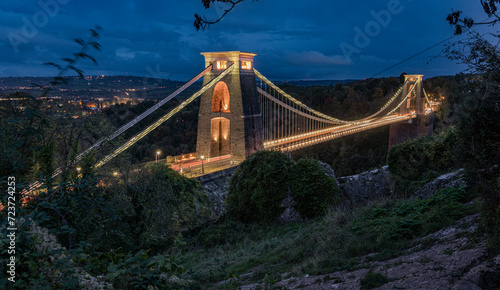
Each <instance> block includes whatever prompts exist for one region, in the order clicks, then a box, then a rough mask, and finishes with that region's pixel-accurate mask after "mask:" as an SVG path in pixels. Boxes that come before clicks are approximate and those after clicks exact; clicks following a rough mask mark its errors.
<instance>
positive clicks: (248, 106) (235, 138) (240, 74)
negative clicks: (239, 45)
mask: <svg viewBox="0 0 500 290" xmlns="http://www.w3.org/2000/svg"><path fill="white" fill-rule="evenodd" d="M201 54H202V55H203V56H204V57H205V67H207V66H209V65H210V64H212V65H213V68H212V71H210V72H208V73H207V74H205V76H204V77H203V85H206V84H207V83H209V82H210V81H211V80H213V79H214V78H216V77H217V76H218V75H219V74H221V73H222V72H223V71H224V70H225V69H226V68H228V67H229V66H231V65H233V70H232V71H231V72H230V73H229V74H228V75H226V76H224V77H223V78H222V79H221V80H220V81H219V82H218V83H216V84H214V85H213V86H212V88H210V89H209V90H207V91H206V92H205V93H203V94H202V95H201V101H200V111H199V115H198V140H197V143H196V153H197V156H198V157H201V156H204V157H205V158H213V157H217V156H223V155H228V154H231V158H232V160H235V161H243V160H245V158H246V157H247V156H249V155H250V154H252V153H254V152H256V151H258V150H263V149H264V145H263V136H262V116H261V112H260V103H259V95H258V93H257V84H256V82H255V74H254V71H253V59H254V56H255V55H256V54H254V53H246V52H240V51H229V52H203V53H201Z"/></svg>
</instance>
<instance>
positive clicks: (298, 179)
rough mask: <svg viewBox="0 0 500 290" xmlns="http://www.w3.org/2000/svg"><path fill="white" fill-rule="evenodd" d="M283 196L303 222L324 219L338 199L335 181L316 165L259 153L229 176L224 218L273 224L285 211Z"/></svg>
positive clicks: (308, 161) (268, 152)
mask: <svg viewBox="0 0 500 290" xmlns="http://www.w3.org/2000/svg"><path fill="white" fill-rule="evenodd" d="M287 194H290V196H291V197H293V199H294V201H295V202H296V203H297V205H296V206H295V208H296V209H297V210H298V212H299V213H300V215H301V216H302V217H304V218H315V217H319V216H322V215H324V214H325V213H326V212H327V210H328V208H329V207H331V206H333V205H335V203H336V201H338V199H339V193H338V188H337V184H336V181H335V179H334V178H333V177H331V176H328V175H326V174H325V171H324V169H323V168H322V167H321V165H320V164H319V162H318V161H316V160H313V159H301V160H299V161H298V162H297V163H295V162H293V161H292V160H290V159H289V158H288V157H287V156H286V155H285V154H283V153H281V152H275V151H260V152H257V153H255V154H253V155H251V156H250V157H248V158H247V159H246V160H245V161H243V163H241V164H240V166H238V169H236V171H235V172H234V173H233V175H232V176H231V183H230V186H229V192H228V196H227V201H226V202H227V208H226V211H227V215H228V217H229V218H230V219H232V220H237V221H241V222H259V223H269V222H273V221H274V220H275V219H276V218H277V217H278V216H280V215H281V214H282V213H283V211H284V210H285V208H284V207H283V206H282V202H283V199H285V197H286V196H287Z"/></svg>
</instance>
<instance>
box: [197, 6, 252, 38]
mask: <svg viewBox="0 0 500 290" xmlns="http://www.w3.org/2000/svg"><path fill="white" fill-rule="evenodd" d="M202 2H203V6H205V9H208V8H210V3H214V2H222V3H228V4H231V7H229V8H228V9H226V10H224V13H223V14H222V15H221V16H220V17H219V18H218V19H215V20H208V19H207V18H206V17H204V16H201V15H199V14H198V13H196V14H195V15H194V18H195V20H194V23H193V25H194V27H195V28H196V31H199V30H200V29H201V30H203V31H205V29H207V28H209V27H210V25H212V24H215V23H217V22H219V21H221V20H222V18H224V17H225V16H226V14H228V13H229V12H230V11H231V10H233V8H234V7H235V6H236V5H238V4H239V3H241V2H243V0H237V1H233V0H202Z"/></svg>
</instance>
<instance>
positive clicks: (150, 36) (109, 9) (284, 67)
mask: <svg viewBox="0 0 500 290" xmlns="http://www.w3.org/2000/svg"><path fill="white" fill-rule="evenodd" d="M40 3H47V5H46V7H45V8H44V7H42V6H44V5H40ZM478 3H479V0H477V1H476V0H473V1H471V0H442V1H441V0H440V1H436V0H418V1H417V0H370V1H366V0H365V1H345V0H342V1H331V0H329V1H326V0H325V1H318V0H311V1H290V0H260V1H258V2H254V1H250V0H246V1H245V2H243V3H242V4H240V5H238V6H236V7H235V9H234V10H233V11H232V12H231V13H229V14H228V15H227V16H226V18H224V19H223V20H222V21H221V22H220V23H218V24H216V25H214V26H212V27H211V28H210V29H209V30H207V31H205V32H202V31H196V30H195V29H194V27H193V21H194V16H193V15H194V13H196V12H197V13H200V14H204V15H206V16H207V17H208V18H215V17H217V16H218V15H220V13H222V11H223V9H224V8H225V6H224V5H216V6H215V7H214V8H212V9H209V10H205V9H204V8H203V6H202V4H201V1H199V0H186V1H180V0H177V1H165V0H163V1H160V0H123V1H112V0H99V1H96V0H86V1H78V0H18V1H2V2H1V3H0V76H3V77H4V76H47V75H54V74H56V73H57V72H56V71H55V70H54V69H53V68H51V67H47V66H44V65H43V63H45V62H54V61H58V60H59V59H60V58H62V57H68V56H71V53H73V52H76V51H77V50H78V46H77V45H76V44H75V43H74V42H73V41H72V39H74V38H77V37H81V38H86V37H87V34H88V33H87V32H88V29H89V28H92V27H93V26H94V25H100V26H102V27H103V31H102V32H101V34H102V38H101V44H102V46H103V49H102V50H101V51H99V52H92V55H93V56H94V57H95V58H96V59H97V61H98V63H99V65H98V67H95V66H94V65H93V64H91V63H89V62H83V63H81V64H80V65H79V67H81V68H82V69H83V70H84V71H85V74H87V75H97V74H104V75H125V74H129V75H136V76H146V75H152V76H153V77H164V78H170V79H175V80H186V79H188V78H190V77H191V76H193V75H194V74H196V73H197V72H199V71H200V70H201V69H202V68H203V64H204V62H203V57H202V56H201V55H200V52H204V51H228V50H241V51H248V52H254V53H257V54H258V55H257V56H256V59H255V67H256V68H257V69H258V70H259V71H261V72H262V73H263V74H264V75H266V76H267V77H268V78H271V79H275V80H277V79H279V80H289V79H347V78H356V79H358V78H366V77H370V76H372V75H374V74H376V73H377V72H379V71H382V70H384V69H386V68H388V67H390V66H392V65H394V64H396V63H398V62H400V61H401V60H404V59H406V58H407V57H409V56H411V55H414V54H415V53H418V52H420V51H422V50H424V49H426V48H428V47H430V46H432V45H434V44H436V43H438V42H440V41H442V40H444V39H446V38H448V37H450V36H451V35H452V34H453V29H452V27H450V26H449V25H448V24H447V23H446V21H445V18H446V16H447V14H448V13H450V12H451V11H452V9H455V10H465V11H467V13H466V14H468V15H472V16H476V17H477V18H481V17H484V16H483V14H482V13H481V10H480V5H479V4H478ZM48 4H50V5H48ZM54 4H55V5H54ZM30 26H31V27H30ZM30 28H31V29H30ZM33 28H34V30H33ZM359 31H361V33H360V32H359ZM360 35H361V36H360ZM356 36H358V37H356ZM442 48H443V45H441V46H438V47H436V48H434V49H432V50H429V51H427V52H425V53H423V54H421V55H419V56H418V57H415V58H413V59H411V60H409V61H407V62H405V63H404V64H402V65H400V66H398V67H396V68H393V69H391V70H389V71H387V72H384V73H383V74H381V75H380V76H391V75H394V76H396V75H399V74H400V73H402V72H407V73H415V74H424V75H425V77H432V76H436V75H449V74H455V73H457V72H459V71H461V70H462V69H463V67H461V66H457V65H456V64H455V63H453V62H451V61H448V60H447V59H445V58H437V59H433V57H434V56H438V55H439V54H440V51H441V50H442Z"/></svg>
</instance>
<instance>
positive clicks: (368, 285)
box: [359, 270, 390, 289]
mask: <svg viewBox="0 0 500 290" xmlns="http://www.w3.org/2000/svg"><path fill="white" fill-rule="evenodd" d="M389 281H390V279H389V278H387V276H385V275H383V274H380V273H374V272H372V271H371V270H370V271H368V272H367V273H366V274H365V275H364V276H363V277H361V279H360V281H359V283H360V284H361V289H373V288H377V287H380V286H382V285H384V284H386V283H388V282H389Z"/></svg>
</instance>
